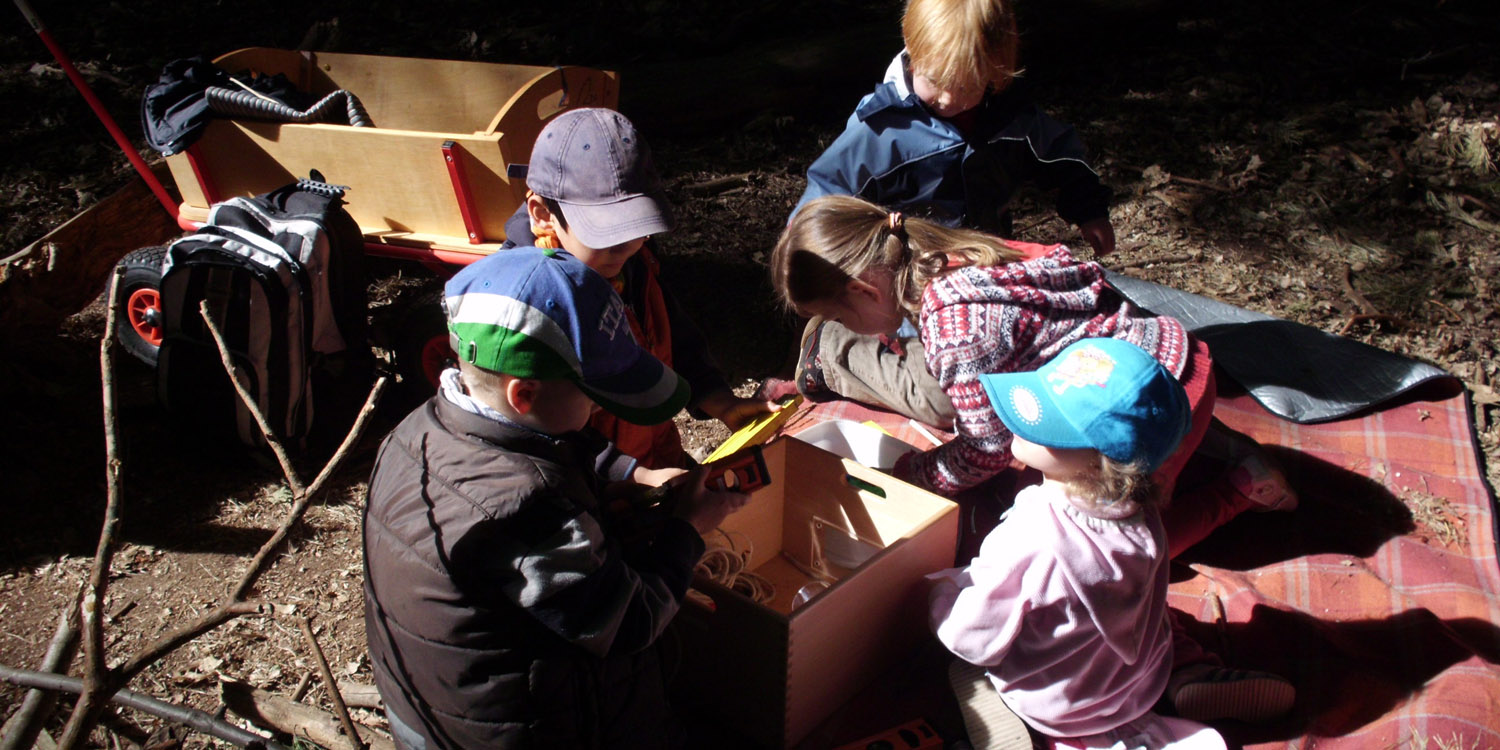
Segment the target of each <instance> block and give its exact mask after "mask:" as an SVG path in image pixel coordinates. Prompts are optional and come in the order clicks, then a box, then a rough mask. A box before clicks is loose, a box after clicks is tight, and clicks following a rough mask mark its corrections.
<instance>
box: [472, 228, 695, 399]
mask: <svg viewBox="0 0 1500 750" xmlns="http://www.w3.org/2000/svg"><path fill="white" fill-rule="evenodd" d="M444 293H445V299H444V300H443V307H444V309H445V310H446V311H447V314H448V336H449V342H450V343H451V344H452V345H453V351H455V352H457V353H458V358H459V359H461V360H463V361H465V362H468V363H469V364H472V365H475V366H477V367H482V368H484V369H486V370H493V371H495V372H502V373H505V374H507V375H513V376H515V377H519V378H535V379H537V380H571V381H573V382H575V383H577V384H578V387H579V388H581V389H582V390H583V392H584V393H586V394H588V396H589V397H590V398H592V399H593V400H594V402H595V403H597V404H599V405H600V406H602V407H604V409H605V410H607V411H609V412H610V413H611V414H614V415H615V416H617V417H619V418H621V419H623V420H625V421H627V422H631V423H633V424H642V425H649V424H657V423H660V422H665V421H666V420H668V419H671V418H672V417H673V415H675V414H676V413H677V412H679V411H681V410H682V408H683V407H684V406H686V405H687V401H688V396H689V393H690V391H689V389H688V384H687V381H685V380H683V379H682V377H681V376H679V375H678V374H677V373H676V372H674V371H673V370H672V369H671V368H669V367H667V366H666V365H664V364H662V362H661V360H659V359H657V358H656V357H654V356H652V355H651V353H650V352H648V351H646V350H645V349H643V348H641V346H640V345H639V344H637V343H636V341H635V336H634V335H632V334H631V332H630V323H629V322H628V321H627V320H626V317H625V303H624V302H622V301H620V297H619V295H618V294H615V290H614V288H613V287H611V286H610V284H609V282H608V281H606V280H605V279H604V277H603V276H600V275H599V274H598V273H596V272H594V270H593V269H591V268H589V267H588V266H586V265H584V264H583V262H582V261H579V260H578V259H577V258H574V257H573V256H572V255H569V254H568V253H567V252H565V251H562V250H540V249H537V248H534V247H522V248H515V249H512V250H502V251H500V252H497V253H495V254H493V255H490V256H488V257H485V258H482V259H480V260H477V261H475V262H473V263H471V264H469V265H468V266H467V267H465V268H464V269H463V270H462V271H459V272H458V273H457V274H455V275H454V276H453V278H452V279H449V280H448V284H447V286H446V287H445V289H444Z"/></svg>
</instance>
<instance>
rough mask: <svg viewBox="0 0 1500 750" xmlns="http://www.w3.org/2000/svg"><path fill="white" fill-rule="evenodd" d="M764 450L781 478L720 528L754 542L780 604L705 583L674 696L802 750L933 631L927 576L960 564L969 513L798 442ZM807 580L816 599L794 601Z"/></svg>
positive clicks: (759, 569) (681, 634)
mask: <svg viewBox="0 0 1500 750" xmlns="http://www.w3.org/2000/svg"><path fill="white" fill-rule="evenodd" d="M764 455H765V460H766V465H767V468H768V470H769V474H770V476H771V483H770V484H769V485H768V486H766V487H763V488H761V489H759V490H756V491H755V492H754V493H752V495H751V498H750V502H749V503H748V504H747V505H746V506H745V508H744V509H742V510H741V511H740V512H738V513H736V514H734V515H732V516H730V517H729V519H728V520H726V521H725V523H724V524H723V526H722V527H721V528H722V530H723V531H724V532H726V533H727V535H728V538H729V539H733V540H734V541H735V543H736V545H738V546H739V547H740V548H741V549H743V548H745V541H746V540H748V541H749V542H750V547H751V549H753V554H752V555H751V558H750V560H749V563H748V565H747V569H749V570H751V571H753V572H755V573H757V574H759V575H760V576H763V577H765V578H767V579H769V580H770V581H771V583H773V584H774V586H775V589H776V592H775V596H774V598H772V599H771V600H770V601H768V602H766V603H763V604H758V603H756V602H754V601H752V600H751V599H750V598H749V597H747V596H745V595H743V594H741V593H739V592H736V591H733V590H731V589H729V588H726V587H724V586H722V585H719V584H717V583H715V582H713V581H710V580H706V579H703V578H701V577H700V578H699V579H698V580H697V582H695V584H694V586H693V588H694V592H695V593H690V595H689V600H688V602H687V603H686V604H684V606H683V608H682V611H681V612H680V613H679V614H678V616H677V617H676V618H675V619H674V621H673V631H674V633H675V635H676V637H677V640H678V642H679V643H680V644H681V646H682V663H681V665H680V667H679V669H678V671H677V674H676V675H675V676H674V677H673V682H672V690H673V693H674V698H675V701H676V703H677V705H678V706H679V708H680V710H683V711H695V712H699V714H700V718H707V719H709V720H711V721H713V722H715V723H717V724H719V725H722V726H724V727H725V729H726V731H733V732H736V733H739V734H743V735H745V736H747V737H749V738H751V739H753V740H754V741H755V742H756V743H757V744H758V745H761V746H765V747H791V746H793V745H795V744H796V743H797V742H799V741H800V740H802V738H804V737H806V736H807V734H808V733H809V732H811V731H812V730H813V729H814V728H815V727H816V726H817V725H818V724H819V723H821V722H822V721H823V720H825V719H826V718H828V717H829V715H831V714H832V713H833V712H834V711H836V710H837V709H838V708H839V707H840V706H842V705H843V704H844V703H845V702H847V701H848V700H849V699H850V698H851V697H852V696H854V695H855V694H856V693H857V692H859V690H860V689H861V688H863V687H865V686H866V685H867V684H869V682H870V681H871V680H873V679H875V678H876V677H878V676H879V675H880V674H882V673H883V672H885V671H886V670H887V669H888V668H889V667H891V666H892V665H893V664H895V663H896V661H897V660H899V659H902V658H905V657H906V656H907V655H908V654H909V653H910V652H911V650H912V648H913V647H914V646H915V645H916V643H917V641H918V639H919V638H921V637H922V636H923V635H924V633H926V631H927V593H926V592H927V588H926V585H925V582H924V581H923V576H925V575H926V574H928V573H931V572H933V571H936V570H940V569H943V568H948V567H952V565H953V556H954V549H955V544H956V539H957V534H958V506H957V505H955V504H953V503H952V502H950V501H948V500H945V499H943V498H941V497H938V496H937V495H934V494H932V493H929V492H926V491H923V490H919V489H917V488H916V487H913V486H911V485H909V484H906V483H904V482H900V481H898V480H896V479H895V478H893V477H891V476H889V475H887V474H884V473H881V472H879V471H876V470H874V469H870V468H867V467H865V466H862V465H860V464H857V463H855V462H853V461H849V460H845V459H843V458H840V457H838V456H836V455H834V454H832V453H829V452H828V451H825V450H823V449H821V448H817V447H814V446H812V445H809V444H807V443H804V442H802V441H800V440H797V439H796V438H785V437H784V438H778V439H776V440H773V441H771V442H770V443H767V444H766V446H765V448H764ZM716 537H717V538H716ZM708 542H709V544H710V546H714V545H716V544H722V543H723V542H724V537H723V536H720V535H711V536H710V537H709V539H708ZM819 582H826V583H827V588H822V587H821V584H820V583H819ZM808 584H813V585H812V586H810V587H809V593H815V595H814V596H812V598H811V599H808V600H807V601H806V602H805V603H801V604H800V605H797V606H794V603H793V602H794V599H795V598H796V597H797V593H798V591H799V590H801V589H802V588H803V587H804V586H807V585H808Z"/></svg>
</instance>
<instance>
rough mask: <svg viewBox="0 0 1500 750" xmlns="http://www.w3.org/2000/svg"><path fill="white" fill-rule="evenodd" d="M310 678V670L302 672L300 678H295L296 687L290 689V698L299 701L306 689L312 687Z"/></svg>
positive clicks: (311, 676) (305, 693)
mask: <svg viewBox="0 0 1500 750" xmlns="http://www.w3.org/2000/svg"><path fill="white" fill-rule="evenodd" d="M312 679H313V673H312V672H303V673H302V679H300V680H297V687H296V689H295V690H293V691H292V700H294V701H300V700H302V697H303V696H305V695H307V689H308V688H310V687H312Z"/></svg>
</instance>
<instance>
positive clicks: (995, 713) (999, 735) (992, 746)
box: [948, 659, 1032, 750]
mask: <svg viewBox="0 0 1500 750" xmlns="http://www.w3.org/2000/svg"><path fill="white" fill-rule="evenodd" d="M948 683H949V684H950V685H952V686H953V694H954V695H955V696H957V697H958V708H959V711H961V712H962V713H963V716H964V729H965V730H966V731H967V732H968V733H969V743H970V744H971V745H973V746H974V750H1031V747H1032V745H1031V732H1030V730H1028V729H1027V728H1026V722H1024V721H1022V720H1021V717H1019V716H1016V714H1015V712H1013V711H1011V710H1010V707H1009V706H1007V705H1005V701H1003V700H1000V692H999V691H997V690H995V685H994V683H991V682H990V678H989V677H987V676H985V673H984V667H979V666H975V665H973V664H970V663H968V662H966V661H964V660H962V659H955V660H954V661H953V663H952V664H950V665H948Z"/></svg>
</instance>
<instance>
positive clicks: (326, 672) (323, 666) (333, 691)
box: [302, 617, 365, 750]
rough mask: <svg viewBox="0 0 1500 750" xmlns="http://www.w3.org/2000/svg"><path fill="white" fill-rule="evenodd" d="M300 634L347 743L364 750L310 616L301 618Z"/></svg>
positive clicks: (363, 743) (362, 742)
mask: <svg viewBox="0 0 1500 750" xmlns="http://www.w3.org/2000/svg"><path fill="white" fill-rule="evenodd" d="M302 635H304V636H306V637H307V646H308V648H311V649H312V654H313V658H314V660H316V661H317V662H318V671H319V672H321V673H322V674H323V687H325V688H327V689H328V698H329V699H330V700H332V701H333V707H334V708H335V709H337V710H338V712H339V723H341V724H343V725H344V734H346V735H348V736H349V745H350V746H351V747H353V748H354V750H365V741H364V740H363V739H362V738H361V737H360V736H359V730H358V729H355V728H354V720H353V719H351V718H349V707H348V706H346V705H344V696H342V695H339V684H338V682H336V681H335V680H334V679H333V670H330V669H329V668H328V660H327V659H325V658H323V649H322V647H320V646H319V645H318V638H317V636H314V635H313V631H312V618H310V617H304V618H302Z"/></svg>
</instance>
